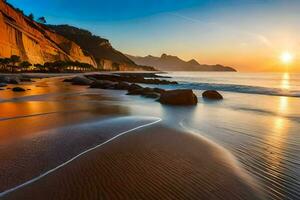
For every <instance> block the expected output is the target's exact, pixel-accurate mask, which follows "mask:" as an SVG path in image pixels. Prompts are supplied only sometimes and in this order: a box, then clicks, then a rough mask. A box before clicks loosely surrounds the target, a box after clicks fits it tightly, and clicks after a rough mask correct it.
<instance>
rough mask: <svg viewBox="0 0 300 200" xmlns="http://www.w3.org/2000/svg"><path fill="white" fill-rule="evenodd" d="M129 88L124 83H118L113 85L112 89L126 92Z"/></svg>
mask: <svg viewBox="0 0 300 200" xmlns="http://www.w3.org/2000/svg"><path fill="white" fill-rule="evenodd" d="M129 88H130V85H129V84H128V83H126V82H119V83H117V84H115V86H114V89H116V90H128V89H129Z"/></svg>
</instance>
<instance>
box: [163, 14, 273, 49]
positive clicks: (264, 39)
mask: <svg viewBox="0 0 300 200" xmlns="http://www.w3.org/2000/svg"><path fill="white" fill-rule="evenodd" d="M169 14H170V15H172V16H175V17H178V18H181V19H184V20H186V21H189V22H193V23H198V24H199V23H200V24H204V25H209V26H213V27H214V28H222V29H227V30H231V31H234V32H237V33H240V34H244V35H247V36H250V37H251V38H254V39H255V40H257V41H258V42H259V43H261V44H263V45H265V46H267V47H272V43H271V42H270V40H269V39H268V38H267V37H266V36H264V35H262V34H259V33H255V32H250V31H246V30H241V29H240V28H235V27H233V26H229V25H224V24H220V23H216V22H206V21H201V20H199V19H196V18H192V17H188V16H185V15H182V14H178V13H169Z"/></svg>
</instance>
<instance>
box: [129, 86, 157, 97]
mask: <svg viewBox="0 0 300 200" xmlns="http://www.w3.org/2000/svg"><path fill="white" fill-rule="evenodd" d="M153 92H154V91H153V89H151V88H142V87H141V88H137V89H135V90H129V91H128V93H127V95H147V94H149V93H153Z"/></svg>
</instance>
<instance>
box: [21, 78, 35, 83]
mask: <svg viewBox="0 0 300 200" xmlns="http://www.w3.org/2000/svg"><path fill="white" fill-rule="evenodd" d="M20 81H21V82H33V81H32V80H31V79H30V78H27V77H20Z"/></svg>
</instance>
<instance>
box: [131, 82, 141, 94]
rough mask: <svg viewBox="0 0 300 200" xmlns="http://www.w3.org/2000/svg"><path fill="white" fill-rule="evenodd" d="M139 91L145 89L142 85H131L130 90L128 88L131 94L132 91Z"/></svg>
mask: <svg viewBox="0 0 300 200" xmlns="http://www.w3.org/2000/svg"><path fill="white" fill-rule="evenodd" d="M137 89H143V87H142V86H140V85H137V84H134V83H133V84H131V85H130V86H129V88H128V92H130V91H133V90H137Z"/></svg>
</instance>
